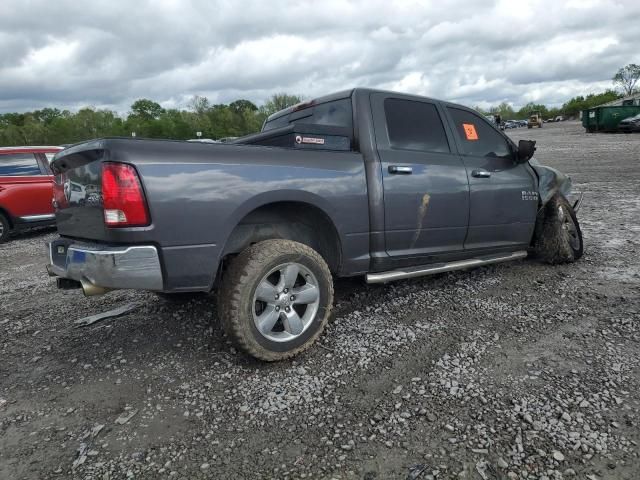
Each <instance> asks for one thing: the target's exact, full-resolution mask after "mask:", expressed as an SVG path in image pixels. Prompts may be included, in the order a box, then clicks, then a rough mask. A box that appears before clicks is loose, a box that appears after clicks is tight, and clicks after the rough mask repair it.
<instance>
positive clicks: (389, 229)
mask: <svg viewBox="0 0 640 480" xmlns="http://www.w3.org/2000/svg"><path fill="white" fill-rule="evenodd" d="M372 107H373V114H374V115H373V117H374V122H375V134H376V142H377V148H378V155H379V157H380V161H381V168H382V180H383V187H384V213H385V245H386V252H387V254H388V255H389V256H390V257H392V258H394V259H401V258H407V257H416V256H419V257H425V258H424V262H425V263H427V262H429V261H430V257H433V256H434V255H437V254H441V253H451V252H458V251H462V250H463V248H464V239H465V236H466V233H467V221H468V216H469V190H468V182H467V174H466V171H465V167H464V164H463V162H462V160H461V159H460V157H459V156H458V155H457V154H456V153H452V150H453V149H452V148H451V144H452V143H453V141H452V138H451V136H450V134H447V131H446V127H445V124H444V122H443V121H442V119H441V115H440V111H439V110H440V109H439V107H438V105H437V104H436V103H432V102H429V101H428V100H417V99H414V98H412V97H402V96H396V95H392V94H383V93H380V94H373V95H372Z"/></svg>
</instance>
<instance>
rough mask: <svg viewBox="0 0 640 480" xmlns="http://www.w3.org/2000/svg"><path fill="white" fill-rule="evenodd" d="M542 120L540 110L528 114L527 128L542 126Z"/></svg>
mask: <svg viewBox="0 0 640 480" xmlns="http://www.w3.org/2000/svg"><path fill="white" fill-rule="evenodd" d="M543 123H544V120H543V119H542V114H541V113H540V112H534V113H532V114H531V115H530V116H529V122H528V123H527V127H528V128H533V127H538V128H542V124H543Z"/></svg>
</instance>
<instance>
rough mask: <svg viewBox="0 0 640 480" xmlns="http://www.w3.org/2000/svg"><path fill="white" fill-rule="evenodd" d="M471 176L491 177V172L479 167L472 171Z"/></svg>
mask: <svg viewBox="0 0 640 480" xmlns="http://www.w3.org/2000/svg"><path fill="white" fill-rule="evenodd" d="M471 176H472V177H476V178H489V177H490V176H491V172H487V171H486V170H483V169H478V170H474V171H473V172H471Z"/></svg>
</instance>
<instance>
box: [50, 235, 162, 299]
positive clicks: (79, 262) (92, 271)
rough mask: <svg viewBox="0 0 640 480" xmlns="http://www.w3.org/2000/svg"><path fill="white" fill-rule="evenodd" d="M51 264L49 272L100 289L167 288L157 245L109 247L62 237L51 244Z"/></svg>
mask: <svg viewBox="0 0 640 480" xmlns="http://www.w3.org/2000/svg"><path fill="white" fill-rule="evenodd" d="M49 261H50V264H49V265H48V266H47V270H48V271H49V273H51V274H54V275H57V276H59V277H62V278H68V279H71V280H76V281H78V282H81V283H89V284H91V285H93V286H97V287H104V288H112V289H118V288H133V289H137V290H162V289H163V279H162V269H161V267H160V258H159V255H158V250H157V248H156V247H154V246H153V245H133V246H126V245H125V246H122V245H119V246H107V245H102V244H94V243H80V242H74V241H72V240H69V239H65V238H60V239H58V240H55V241H53V242H51V243H50V244H49Z"/></svg>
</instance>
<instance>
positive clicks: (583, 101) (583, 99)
mask: <svg viewBox="0 0 640 480" xmlns="http://www.w3.org/2000/svg"><path fill="white" fill-rule="evenodd" d="M622 96H623V95H622V94H620V93H618V92H616V91H615V90H606V91H604V92H602V93H590V94H589V95H586V96H583V95H579V96H577V97H573V98H572V99H571V100H569V101H567V102H565V103H564V104H563V105H562V106H561V107H547V106H546V105H543V104H540V103H534V102H529V103H527V104H526V105H524V106H523V107H522V108H520V109H518V110H515V109H514V108H513V107H512V106H511V105H510V104H508V103H506V102H503V103H501V104H500V105H497V106H494V107H491V108H489V109H483V108H480V107H475V109H476V110H478V111H479V112H481V113H483V114H484V115H500V116H501V117H502V119H504V120H525V119H527V118H529V116H531V115H532V114H533V113H535V112H540V114H541V115H542V118H555V117H557V116H559V115H561V116H563V117H566V118H576V117H578V115H579V114H580V112H581V111H582V110H586V109H587V108H593V107H597V106H598V105H602V104H603V103H607V102H611V101H613V100H617V99H618V98H621V97H622Z"/></svg>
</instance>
